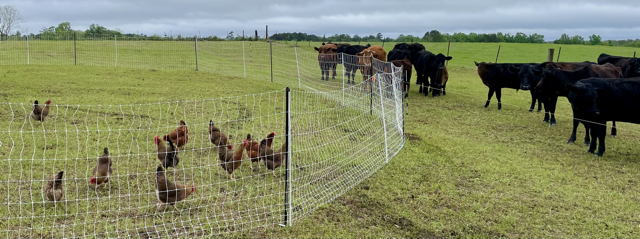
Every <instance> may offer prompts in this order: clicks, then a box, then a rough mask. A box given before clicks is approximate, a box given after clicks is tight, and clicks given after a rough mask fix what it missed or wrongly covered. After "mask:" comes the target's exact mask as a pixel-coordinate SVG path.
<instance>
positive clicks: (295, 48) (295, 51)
mask: <svg viewBox="0 0 640 239" xmlns="http://www.w3.org/2000/svg"><path fill="white" fill-rule="evenodd" d="M293 52H294V53H295V54H296V69H297V70H298V90H299V89H300V65H299V64H298V47H297V46H296V47H294V48H293Z"/></svg>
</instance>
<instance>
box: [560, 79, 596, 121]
mask: <svg viewBox="0 0 640 239" xmlns="http://www.w3.org/2000/svg"><path fill="white" fill-rule="evenodd" d="M566 87H567V90H569V95H568V96H567V99H568V100H569V102H571V108H573V110H574V112H576V113H578V114H587V115H588V116H591V117H597V116H599V115H600V110H598V105H597V103H596V100H597V99H598V92H597V91H596V89H594V88H593V86H592V85H591V84H588V83H586V84H585V83H581V82H578V83H576V84H575V85H566Z"/></svg>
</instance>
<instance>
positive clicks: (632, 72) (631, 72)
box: [598, 53, 640, 78]
mask: <svg viewBox="0 0 640 239" xmlns="http://www.w3.org/2000/svg"><path fill="white" fill-rule="evenodd" d="M605 63H611V64H613V65H615V66H617V67H620V69H621V70H622V75H623V76H624V77H625V78H630V77H640V59H639V58H636V57H622V56H612V55H607V54H604V53H602V54H600V56H599V57H598V64H600V65H604V64H605Z"/></svg>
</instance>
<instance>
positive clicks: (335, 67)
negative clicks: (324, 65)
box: [331, 63, 338, 80]
mask: <svg viewBox="0 0 640 239" xmlns="http://www.w3.org/2000/svg"><path fill="white" fill-rule="evenodd" d="M331 68H333V76H331V79H333V80H335V79H336V75H338V73H337V72H336V69H337V68H338V64H337V63H332V64H331Z"/></svg>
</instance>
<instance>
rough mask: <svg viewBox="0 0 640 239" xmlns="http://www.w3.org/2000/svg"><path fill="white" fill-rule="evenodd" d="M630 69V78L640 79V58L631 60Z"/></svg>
mask: <svg viewBox="0 0 640 239" xmlns="http://www.w3.org/2000/svg"><path fill="white" fill-rule="evenodd" d="M629 68H631V74H630V75H629V77H639V76H640V58H636V57H634V58H631V59H629Z"/></svg>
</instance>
